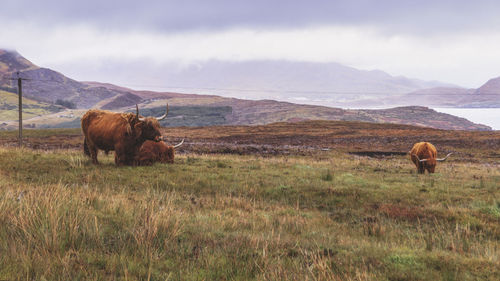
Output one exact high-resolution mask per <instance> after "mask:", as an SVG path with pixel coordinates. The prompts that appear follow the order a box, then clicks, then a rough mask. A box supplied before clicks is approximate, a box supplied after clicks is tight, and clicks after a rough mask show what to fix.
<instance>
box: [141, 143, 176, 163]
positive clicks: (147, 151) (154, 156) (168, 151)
mask: <svg viewBox="0 0 500 281" xmlns="http://www.w3.org/2000/svg"><path fill="white" fill-rule="evenodd" d="M154 162H160V163H174V147H173V146H171V145H167V144H166V143H164V142H154V141H145V142H144V144H142V146H141V148H140V150H139V153H138V154H137V155H136V156H135V161H134V164H135V165H139V166H144V165H152V164H153V163H154Z"/></svg>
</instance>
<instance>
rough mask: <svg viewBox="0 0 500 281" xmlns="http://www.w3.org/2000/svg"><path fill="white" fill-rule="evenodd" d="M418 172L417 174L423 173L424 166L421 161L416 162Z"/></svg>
mask: <svg viewBox="0 0 500 281" xmlns="http://www.w3.org/2000/svg"><path fill="white" fill-rule="evenodd" d="M417 168H418V173H419V174H423V173H425V167H424V164H423V163H418V167H417Z"/></svg>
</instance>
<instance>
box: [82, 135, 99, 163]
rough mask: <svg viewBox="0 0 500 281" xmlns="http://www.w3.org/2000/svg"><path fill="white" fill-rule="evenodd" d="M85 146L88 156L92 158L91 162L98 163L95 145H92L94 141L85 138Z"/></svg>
mask: <svg viewBox="0 0 500 281" xmlns="http://www.w3.org/2000/svg"><path fill="white" fill-rule="evenodd" d="M84 145H85V143H84ZM86 147H87V149H88V152H89V154H90V158H92V163H94V164H99V161H97V147H96V146H95V145H94V143H93V142H91V141H90V140H87V142H86Z"/></svg>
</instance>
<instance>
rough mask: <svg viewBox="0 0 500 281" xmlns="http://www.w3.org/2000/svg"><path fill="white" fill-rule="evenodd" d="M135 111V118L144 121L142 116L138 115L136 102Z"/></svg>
mask: <svg viewBox="0 0 500 281" xmlns="http://www.w3.org/2000/svg"><path fill="white" fill-rule="evenodd" d="M135 111H136V113H135V118H136V119H137V120H139V121H144V118H141V117H139V106H138V105H137V103H136V104H135Z"/></svg>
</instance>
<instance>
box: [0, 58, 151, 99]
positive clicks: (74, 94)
mask: <svg viewBox="0 0 500 281" xmlns="http://www.w3.org/2000/svg"><path fill="white" fill-rule="evenodd" d="M18 71H19V72H20V73H21V74H20V76H21V77H22V78H28V79H30V80H28V81H25V82H24V83H23V96H25V97H27V98H31V99H33V100H36V101H40V102H46V103H55V102H56V101H57V100H64V101H69V102H72V103H74V104H75V105H76V106H77V108H90V107H93V106H95V105H96V104H97V103H99V102H101V101H103V100H108V101H109V103H110V104H109V105H108V104H107V103H104V104H101V107H103V108H113V107H115V108H117V107H122V106H127V105H133V104H135V103H136V102H139V101H140V100H141V98H139V97H136V96H133V95H132V94H131V93H130V92H124V91H120V90H115V89H109V88H105V87H100V86H93V85H87V84H85V83H82V82H78V81H75V80H73V79H70V78H68V77H66V76H64V75H63V74H61V73H59V72H56V71H53V70H51V69H47V68H41V67H38V66H37V65H35V64H33V63H31V62H30V61H29V60H27V59H25V58H24V57H22V56H21V55H20V54H18V53H17V52H13V51H6V50H0V75H1V76H3V77H14V78H17V75H16V73H17V72H18ZM2 81H3V82H2V84H1V85H0V86H2V87H6V88H16V87H17V84H16V83H17V82H16V81H11V80H6V79H3V80H2Z"/></svg>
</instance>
